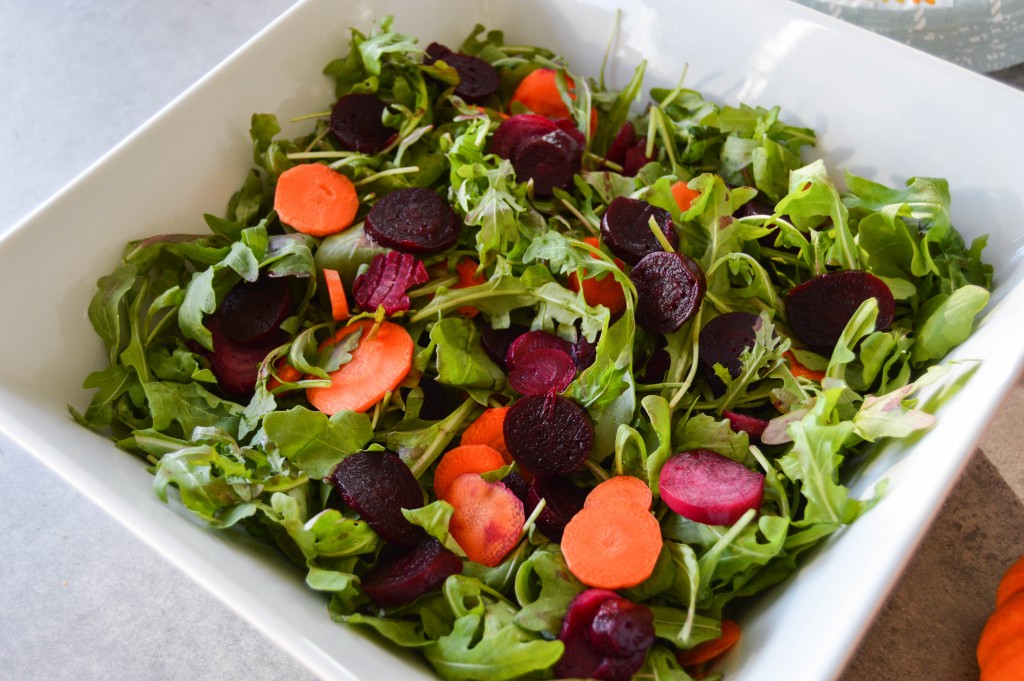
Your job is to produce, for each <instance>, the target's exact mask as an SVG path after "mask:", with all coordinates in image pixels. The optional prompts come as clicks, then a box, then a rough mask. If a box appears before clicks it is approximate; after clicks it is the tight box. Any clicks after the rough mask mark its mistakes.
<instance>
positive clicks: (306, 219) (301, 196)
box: [274, 163, 359, 237]
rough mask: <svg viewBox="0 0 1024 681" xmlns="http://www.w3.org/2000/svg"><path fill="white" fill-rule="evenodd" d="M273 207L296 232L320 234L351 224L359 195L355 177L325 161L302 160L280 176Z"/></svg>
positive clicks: (330, 232) (332, 232)
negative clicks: (328, 164)
mask: <svg viewBox="0 0 1024 681" xmlns="http://www.w3.org/2000/svg"><path fill="white" fill-rule="evenodd" d="M274 210H275V211H277V216H278V217H279V218H280V219H281V222H283V223H284V224H286V225H288V226H290V227H292V228H293V229H295V230H296V231H298V232H302V233H303V234H308V235H310V236H316V237H321V236H327V235H329V234H334V233H336V232H340V231H342V230H344V229H346V228H348V227H349V226H351V225H352V222H353V221H354V220H355V217H356V211H358V210H359V196H358V195H357V194H356V188H355V185H353V184H352V180H350V179H348V178H347V177H345V176H344V175H342V174H341V173H339V172H338V171H336V170H332V169H331V168H328V167H327V166H325V165H324V164H322V163H303V164H300V165H297V166H292V167H291V168H289V169H288V170H286V171H284V172H283V173H281V176H280V177H278V178H277V188H276V189H275V190H274Z"/></svg>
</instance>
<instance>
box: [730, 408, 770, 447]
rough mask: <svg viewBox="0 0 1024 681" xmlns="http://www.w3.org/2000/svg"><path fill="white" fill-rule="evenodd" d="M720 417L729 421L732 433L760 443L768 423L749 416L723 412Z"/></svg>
mask: <svg viewBox="0 0 1024 681" xmlns="http://www.w3.org/2000/svg"><path fill="white" fill-rule="evenodd" d="M722 416H724V417H725V418H727V419H729V427H730V428H732V430H733V432H734V433H746V434H747V435H749V436H750V439H751V440H757V441H760V440H761V436H762V435H764V431H765V428H767V427H768V421H766V420H765V419H761V418H758V417H756V416H751V415H749V414H739V413H737V412H734V411H728V410H723V411H722Z"/></svg>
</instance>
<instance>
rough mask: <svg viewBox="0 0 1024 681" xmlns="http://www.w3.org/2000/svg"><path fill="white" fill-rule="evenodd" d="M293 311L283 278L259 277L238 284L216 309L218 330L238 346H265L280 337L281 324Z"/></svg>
mask: <svg viewBox="0 0 1024 681" xmlns="http://www.w3.org/2000/svg"><path fill="white" fill-rule="evenodd" d="M294 311H295V300H294V298H293V297H292V288H291V286H290V285H289V284H288V280H287V279H286V278H284V277H270V276H262V277H260V278H259V279H257V280H256V281H254V282H252V283H248V282H245V281H243V282H240V283H238V284H237V285H236V286H235V287H234V288H233V289H231V290H230V291H228V293H227V295H225V296H224V300H222V301H221V303H220V307H218V308H217V317H218V318H219V319H220V328H221V330H222V331H223V332H224V335H226V336H227V337H228V338H230V339H231V340H233V341H237V342H239V343H265V342H266V341H268V340H270V339H271V338H272V337H274V336H277V335H279V334H280V331H281V324H282V323H284V320H285V319H287V318H288V316H289V315H291V314H292V313H293V312H294Z"/></svg>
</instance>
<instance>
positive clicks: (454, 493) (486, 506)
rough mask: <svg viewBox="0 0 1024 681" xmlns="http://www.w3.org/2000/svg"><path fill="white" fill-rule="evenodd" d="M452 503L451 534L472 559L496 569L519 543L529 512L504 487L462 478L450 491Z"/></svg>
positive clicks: (471, 477) (473, 476)
mask: <svg viewBox="0 0 1024 681" xmlns="http://www.w3.org/2000/svg"><path fill="white" fill-rule="evenodd" d="M448 503H450V504H451V505H452V508H453V509H454V511H453V512H452V517H451V520H450V521H449V523H448V531H449V532H450V533H451V535H452V539H454V540H455V541H456V542H457V543H458V545H459V546H461V547H462V550H463V551H465V552H466V557H467V558H469V559H470V560H472V561H474V562H476V563H480V564H481V565H486V566H487V567H495V566H497V565H500V564H501V561H502V560H504V558H505V556H506V555H508V552H509V551H511V550H512V549H513V548H515V546H516V544H518V543H519V534H520V532H521V531H522V528H523V523H525V522H526V513H525V512H524V511H523V502H522V501H520V500H519V499H518V498H517V497H516V495H515V494H513V493H512V490H510V489H509V488H507V487H505V485H504V484H502V483H500V482H487V481H486V480H484V479H483V478H481V477H480V476H479V475H477V474H476V473H467V474H464V475H460V476H459V477H457V478H455V480H454V481H453V482H452V484H451V486H450V487H449V488H448Z"/></svg>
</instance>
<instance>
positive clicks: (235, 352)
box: [190, 316, 287, 400]
mask: <svg viewBox="0 0 1024 681" xmlns="http://www.w3.org/2000/svg"><path fill="white" fill-rule="evenodd" d="M206 326H207V328H208V329H209V330H210V335H211V337H212V340H213V352H210V351H209V350H207V349H206V348H204V347H202V346H201V345H199V344H198V343H195V344H194V345H192V344H191V343H190V347H192V349H193V351H194V352H196V353H198V354H200V355H202V356H203V357H205V358H206V359H207V360H209V362H210V370H211V371H212V372H213V375H214V376H215V377H216V378H217V385H218V386H219V387H220V389H221V390H222V391H223V392H224V394H225V395H227V396H228V397H230V398H232V399H240V400H241V399H244V398H248V397H251V396H252V394H253V391H254V390H255V389H256V379H257V378H258V376H259V369H260V363H261V362H263V359H264V358H265V357H266V356H267V354H268V353H269V352H270V351H271V350H273V349H274V348H276V347H277V346H278V345H280V344H281V343H283V342H284V341H285V339H286V337H287V335H286V334H285V333H284V332H283V331H281V330H280V329H278V330H277V332H276V333H275V334H274V335H272V336H270V337H268V338H266V339H264V340H263V341H262V342H260V343H239V342H238V341H235V340H232V339H231V338H230V337H229V336H228V335H227V334H226V333H224V331H223V329H222V328H221V322H220V319H219V318H218V317H217V316H213V317H211V318H209V319H208V320H207V322H206Z"/></svg>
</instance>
